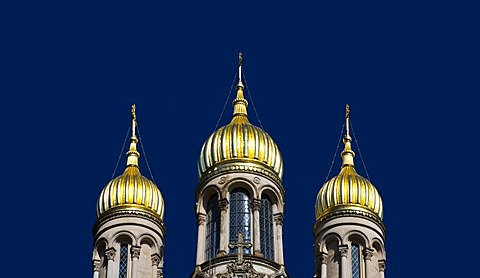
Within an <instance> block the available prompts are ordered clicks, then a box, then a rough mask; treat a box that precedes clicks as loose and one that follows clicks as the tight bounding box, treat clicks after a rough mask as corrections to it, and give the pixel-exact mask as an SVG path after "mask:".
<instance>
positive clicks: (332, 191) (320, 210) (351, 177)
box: [315, 105, 383, 221]
mask: <svg viewBox="0 0 480 278" xmlns="http://www.w3.org/2000/svg"><path fill="white" fill-rule="evenodd" d="M345 118H346V129H347V132H346V135H345V137H344V138H343V142H344V144H345V148H344V150H343V152H342V154H341V155H342V168H341V170H340V173H339V174H338V175H337V176H335V177H333V178H332V179H330V180H329V181H327V182H326V183H325V184H324V185H323V186H322V187H321V188H320V191H319V192H318V194H317V200H316V203H315V215H316V219H317V221H318V220H320V219H323V218H325V217H326V216H327V215H332V214H336V213H340V212H352V213H360V214H364V215H365V214H366V215H367V216H373V217H374V218H376V219H379V220H382V218H383V203H382V198H381V197H380V194H379V193H378V191H377V189H376V188H375V186H373V184H372V183H371V182H370V181H369V180H368V179H366V178H364V177H362V176H360V175H359V174H358V173H357V172H356V170H355V166H354V163H353V158H354V157H355V153H354V152H353V151H352V147H351V141H352V139H351V137H350V134H349V106H348V105H347V114H346V117H345Z"/></svg>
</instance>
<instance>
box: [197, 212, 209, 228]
mask: <svg viewBox="0 0 480 278" xmlns="http://www.w3.org/2000/svg"><path fill="white" fill-rule="evenodd" d="M205 221H207V216H206V215H205V214H202V213H199V214H197V224H198V226H200V225H203V224H205Z"/></svg>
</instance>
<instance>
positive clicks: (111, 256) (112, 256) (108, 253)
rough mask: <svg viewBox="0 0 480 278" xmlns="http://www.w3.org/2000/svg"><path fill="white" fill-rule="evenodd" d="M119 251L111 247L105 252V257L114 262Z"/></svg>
mask: <svg viewBox="0 0 480 278" xmlns="http://www.w3.org/2000/svg"><path fill="white" fill-rule="evenodd" d="M116 252H117V250H115V248H113V247H110V248H108V249H107V250H105V257H107V260H109V261H113V260H114V259H115V254H116Z"/></svg>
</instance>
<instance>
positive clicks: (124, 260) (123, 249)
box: [118, 243, 128, 278]
mask: <svg viewBox="0 0 480 278" xmlns="http://www.w3.org/2000/svg"><path fill="white" fill-rule="evenodd" d="M127 273H128V244H126V243H121V244H120V266H119V268H118V277H119V278H127Z"/></svg>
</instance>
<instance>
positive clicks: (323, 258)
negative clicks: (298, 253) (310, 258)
mask: <svg viewBox="0 0 480 278" xmlns="http://www.w3.org/2000/svg"><path fill="white" fill-rule="evenodd" d="M318 258H319V261H320V264H327V262H328V260H327V259H328V253H325V252H320V254H319V256H318Z"/></svg>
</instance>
